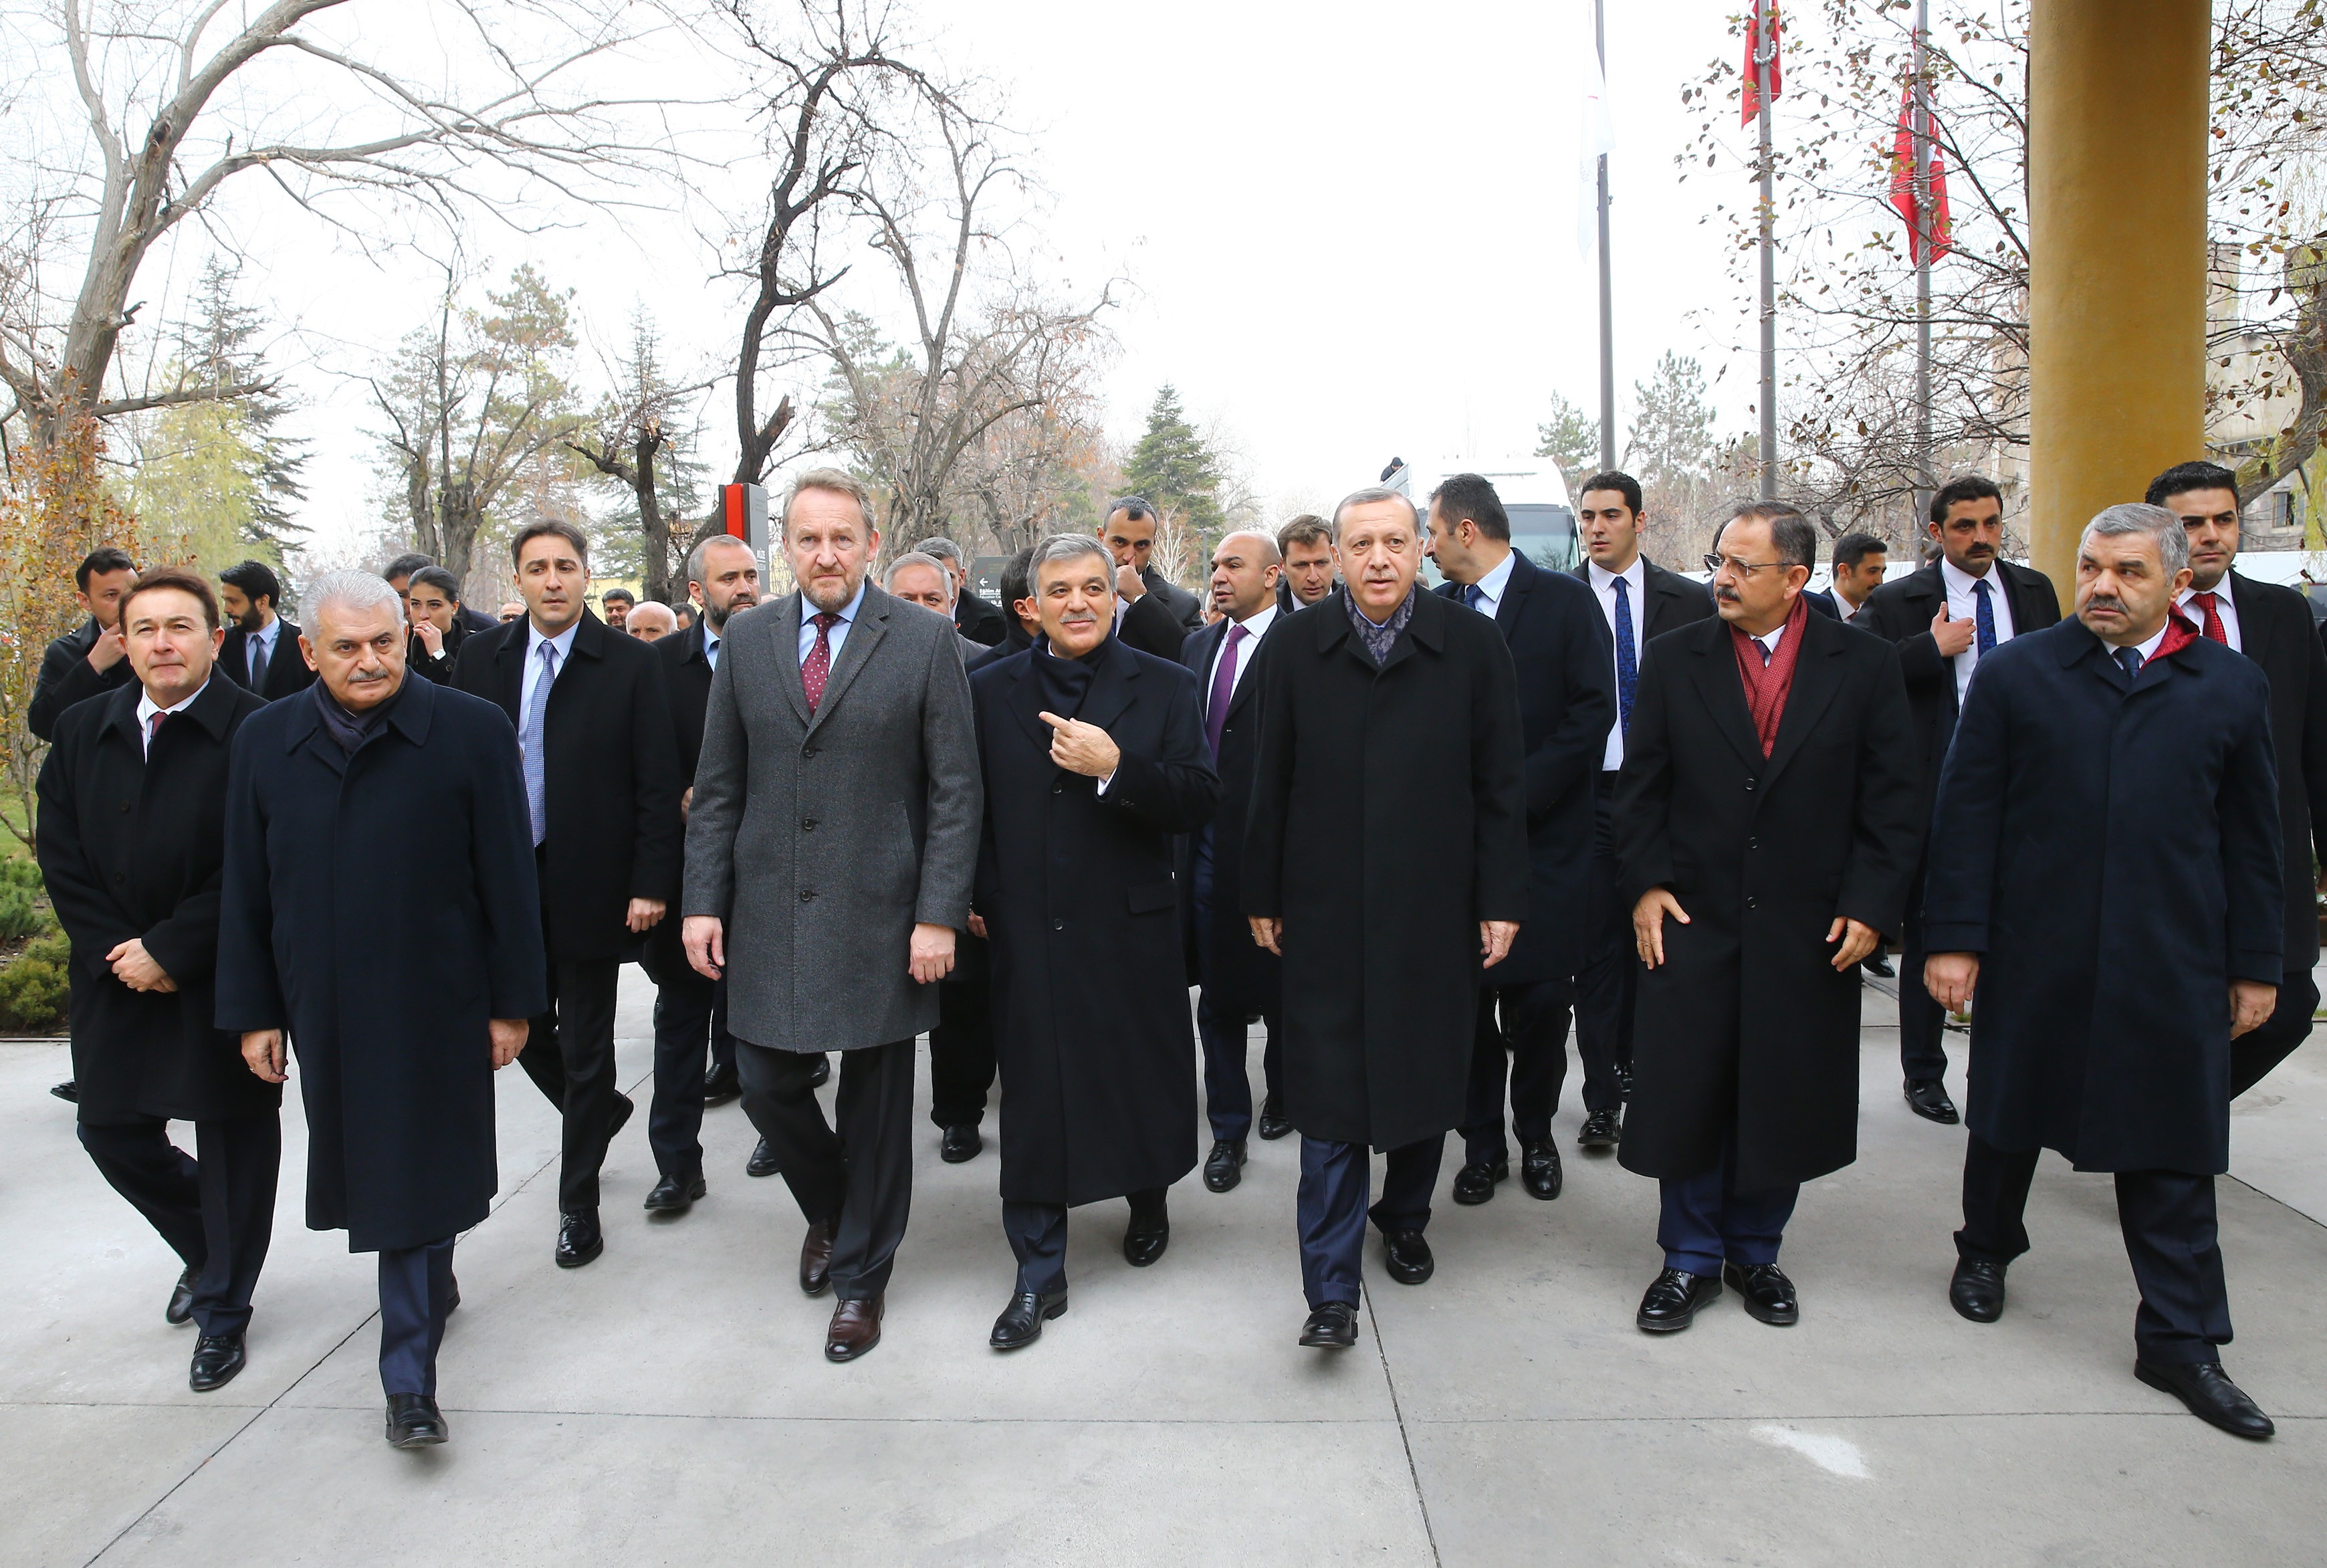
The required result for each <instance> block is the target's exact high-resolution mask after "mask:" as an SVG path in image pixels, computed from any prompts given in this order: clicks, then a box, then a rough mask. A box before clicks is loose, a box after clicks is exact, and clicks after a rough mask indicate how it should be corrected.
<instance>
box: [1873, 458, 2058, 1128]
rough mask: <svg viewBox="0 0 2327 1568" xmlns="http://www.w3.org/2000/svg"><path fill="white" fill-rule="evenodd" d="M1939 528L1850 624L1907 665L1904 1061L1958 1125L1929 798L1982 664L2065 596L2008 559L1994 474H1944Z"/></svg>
mask: <svg viewBox="0 0 2327 1568" xmlns="http://www.w3.org/2000/svg"><path fill="white" fill-rule="evenodd" d="M1930 534H1931V537H1932V539H1933V540H1935V541H1936V542H1937V543H1938V545H1939V559H1938V560H1937V561H1934V562H1932V563H1931V564H1930V565H1928V566H1925V567H1924V568H1922V569H1921V570H1920V571H1919V572H1914V573H1911V574H1909V575H1908V576H1906V577H1904V578H1902V579H1901V580H1899V581H1897V582H1886V583H1884V584H1883V586H1882V587H1880V588H1877V589H1876V590H1875V591H1874V593H1871V594H1869V595H1867V598H1866V602H1865V603H1864V605H1863V606H1862V607H1861V608H1860V610H1859V611H1858V614H1857V615H1856V617H1855V618H1854V620H1853V621H1852V622H1851V624H1852V625H1854V626H1858V627H1862V628H1864V630H1868V631H1871V632H1873V633H1874V635H1875V636H1877V637H1880V638H1883V639H1887V640H1888V641H1891V642H1894V643H1896V644H1898V647H1899V673H1900V674H1901V675H1902V677H1905V679H1906V682H1907V700H1908V703H1909V704H1910V705H1911V706H1912V708H1913V709H1914V715H1915V729H1914V742H1913V743H1914V746H1915V749H1916V752H1917V757H1916V761H1917V762H1918V764H1919V766H1920V771H1921V774H1922V779H1923V791H1922V801H1923V804H1922V811H1921V817H1922V823H1923V826H1924V828H1925V834H1924V835H1922V836H1921V837H1920V840H1919V842H1920V848H1921V851H1922V854H1921V861H1922V863H1921V864H1920V866H1918V867H1917V869H1916V872H1915V883H1914V886H1913V887H1912V888H1911V889H1910V890H1909V891H1908V894H1907V929H1906V932H1905V934H1904V938H1903V941H1902V952H1901V954H1900V958H1899V1066H1900V1069H1901V1072H1902V1075H1903V1077H1904V1078H1905V1087H1904V1091H1903V1092H1904V1093H1905V1095H1906V1099H1907V1104H1908V1105H1909V1106H1911V1107H1912V1108H1913V1110H1914V1112H1915V1114H1916V1115H1919V1116H1921V1117H1923V1118H1925V1119H1926V1120H1929V1121H1933V1122H1939V1123H1941V1124H1949V1125H1951V1124H1953V1123H1954V1122H1955V1121H1956V1120H1957V1119H1958V1113H1957V1111H1956V1106H1955V1102H1954V1101H1953V1100H1951V1099H1949V1097H1948V1087H1947V1081H1946V1080H1947V1071H1948V1052H1947V1047H1946V1045H1945V1043H1944V1041H1945V1035H1946V1026H1947V1014H1946V1013H1945V1011H1944V1010H1943V1009H1942V1008H1941V1007H1940V1006H1939V1003H1936V1002H1934V1001H1932V1000H1931V997H1930V993H1929V992H1927V991H1926V990H1924V989H1923V981H1922V975H1923V959H1924V957H1926V955H1927V954H1928V953H1929V951H1930V947H1929V944H1928V943H1926V942H1925V941H1924V939H1923V922H1922V917H1921V910H1922V907H1923V881H1924V878H1925V877H1926V876H1928V875H1929V874H1930V865H1931V863H1932V862H1933V861H1935V860H1938V859H1942V858H1944V857H1946V856H1947V855H1948V854H1951V853H1952V850H1951V848H1950V846H1949V845H1948V844H1947V843H1946V842H1945V841H1944V840H1941V839H1938V838H1932V837H1930V836H1928V828H1929V824H1930V808H1931V799H1932V797H1933V796H1934V795H1935V794H1936V793H1937V791H1938V789H1939V764H1940V763H1941V762H1942V761H1945V760H1946V758H1947V754H1948V742H1949V741H1950V740H1951V739H1952V738H1953V737H1954V735H1955V730H1956V715H1957V714H1958V713H1959V712H1961V711H1962V707H1963V700H1964V694H1965V693H1966V692H1967V691H1968V690H1970V689H1971V678H1972V672H1973V671H1974V670H1976V669H1977V668H1978V667H1979V661H1980V660H1981V659H1983V658H1986V657H1987V656H1988V655H1989V654H1991V653H1993V652H1995V650H1996V649H1998V648H2000V647H2002V646H2003V645H2004V644H2005V643H2007V642H2009V641H2011V640H2012V639H2014V637H2024V636H2026V635H2027V634H2028V633H2029V632H2032V631H2041V630H2043V629H2044V628H2046V627H2048V626H2051V625H2054V624H2056V623H2057V622H2058V621H2060V619H2061V599H2060V595H2059V594H2057V593H2053V592H2052V583H2051V579H2050V578H2048V577H2046V576H2045V575H2044V574H2042V573H2041V572H2033V571H2031V570H2029V569H2028V568H2027V567H2025V566H2015V565H2013V564H2012V563H2011V562H2009V561H2006V560H2005V559H2004V558H2003V550H2004V493H2003V492H2002V491H2001V490H1997V489H1996V488H1995V481H1992V480H1988V479H1986V478H1983V477H1982V476H1980V475H1978V474H1966V475H1965V476H1963V477H1962V478H1960V479H1953V480H1949V481H1948V482H1947V483H1946V484H1943V485H1941V486H1940V487H1939V490H1938V492H1937V493H1936V494H1934V495H1933V496H1932V497H1931V509H1930Z"/></svg>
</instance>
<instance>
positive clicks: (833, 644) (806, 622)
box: [713, 583, 864, 669]
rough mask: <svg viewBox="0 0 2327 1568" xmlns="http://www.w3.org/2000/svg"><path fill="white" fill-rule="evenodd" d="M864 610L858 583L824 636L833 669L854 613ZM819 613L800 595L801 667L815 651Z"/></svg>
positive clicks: (806, 598) (862, 586)
mask: <svg viewBox="0 0 2327 1568" xmlns="http://www.w3.org/2000/svg"><path fill="white" fill-rule="evenodd" d="M862 609H864V583H858V584H856V597H855V598H854V599H851V600H850V601H849V602H847V603H846V604H845V605H843V606H841V608H840V609H839V610H838V611H836V613H837V614H838V615H839V617H840V619H839V620H838V621H835V622H834V623H833V627H832V630H830V631H828V632H827V633H826V634H825V642H826V644H827V646H828V647H829V648H830V649H831V650H832V664H833V667H834V668H835V669H837V668H839V667H840V647H841V644H843V643H845V642H846V641H847V640H848V629H849V628H850V627H852V626H854V625H855V624H856V612H857V611H860V610H862ZM821 613H822V611H818V609H817V607H816V606H815V605H814V604H811V603H810V602H808V595H807V594H805V593H803V594H801V595H800V628H799V661H800V663H802V664H803V665H805V664H806V663H808V655H809V654H810V653H812V652H813V651H815V649H816V618H817V616H818V615H819V614H821ZM713 668H717V666H716V665H714V666H713Z"/></svg>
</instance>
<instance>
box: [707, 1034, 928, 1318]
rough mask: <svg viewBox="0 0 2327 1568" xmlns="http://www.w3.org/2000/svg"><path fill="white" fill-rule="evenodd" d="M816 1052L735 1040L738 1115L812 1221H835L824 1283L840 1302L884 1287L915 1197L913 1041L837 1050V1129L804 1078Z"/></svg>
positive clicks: (870, 1295)
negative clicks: (754, 1133) (763, 1143)
mask: <svg viewBox="0 0 2327 1568" xmlns="http://www.w3.org/2000/svg"><path fill="white" fill-rule="evenodd" d="M822 1059H823V1058H822V1056H821V1054H820V1053H818V1052H816V1051H799V1050H771V1049H770V1048H768V1047H766V1046H763V1045H753V1044H752V1042H751V1041H748V1040H739V1041H736V1042H735V1069H736V1071H737V1072H738V1073H739V1074H741V1075H742V1077H743V1114H744V1115H747V1116H749V1117H751V1118H752V1125H753V1126H754V1127H756V1128H758V1129H759V1132H760V1135H761V1136H762V1137H763V1138H765V1139H766V1140H767V1141H768V1147H769V1149H770V1150H771V1152H772V1153H774V1154H775V1157H776V1166H777V1169H778V1170H780V1171H782V1172H783V1176H784V1184H785V1185H786V1186H788V1187H790V1189H791V1191H792V1197H793V1198H795V1199H798V1200H799V1206H800V1213H801V1214H802V1215H803V1216H805V1217H806V1218H808V1222H809V1223H810V1224H814V1223H815V1222H816V1221H818V1220H826V1221H830V1222H833V1243H832V1289H833V1293H834V1294H836V1296H838V1297H839V1298H840V1299H841V1300H842V1301H844V1302H861V1301H870V1300H872V1299H873V1298H874V1297H875V1296H878V1295H879V1294H880V1293H882V1292H883V1291H885V1290H887V1289H888V1288H889V1271H890V1267H891V1265H892V1264H893V1263H894V1261H895V1259H896V1255H897V1244H898V1243H899V1242H901V1241H902V1240H903V1239H904V1238H905V1217H906V1214H907V1212H908V1211H909V1210H910V1209H911V1207H912V1200H913V1134H912V1125H913V1042H912V1041H910V1040H899V1041H891V1042H890V1043H889V1044H887V1045H868V1046H859V1047H857V1048H856V1049H855V1050H844V1051H842V1052H841V1053H840V1074H839V1077H840V1087H839V1089H838V1091H837V1092H836V1094H835V1095H834V1097H833V1108H834V1111H835V1117H834V1120H835V1121H836V1122H837V1123H838V1126H837V1128H835V1127H834V1126H832V1125H827V1123H826V1121H825V1119H824V1107H823V1106H821V1105H819V1104H818V1101H817V1097H816V1090H815V1089H814V1088H813V1087H810V1085H809V1083H808V1079H809V1078H811V1077H813V1076H814V1074H815V1072H816V1064H817V1063H818V1061H820V1060H822Z"/></svg>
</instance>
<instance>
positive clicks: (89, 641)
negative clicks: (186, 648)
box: [24, 620, 136, 741]
mask: <svg viewBox="0 0 2327 1568" xmlns="http://www.w3.org/2000/svg"><path fill="white" fill-rule="evenodd" d="M96 646H97V622H96V621H94V620H89V621H82V622H81V623H80V625H79V626H78V627H76V628H75V629H74V630H70V631H68V632H66V633H65V634H64V635H63V636H62V637H60V638H58V639H56V640H55V641H53V642H51V643H50V644H49V647H48V651H47V652H45V653H43V654H42V655H41V675H40V678H39V679H38V680H37V681H35V682H34V683H33V700H32V702H31V704H30V705H28V706H27V707H26V708H25V710H24V727H25V728H26V729H28V730H30V731H32V732H33V734H35V735H38V736H39V737H40V738H41V739H42V740H43V741H46V740H50V739H52V738H54V736H55V734H56V733H57V720H58V719H60V718H61V717H62V716H63V715H64V711H65V710H66V709H67V708H69V707H70V706H72V705H74V704H75V703H78V702H86V701H87V700H88V699H89V698H90V697H93V696H98V695H102V694H104V693H106V692H109V691H116V690H118V689H119V688H120V687H122V686H128V685H130V684H131V683H132V682H133V681H134V680H135V679H136V671H135V670H133V669H131V668H130V667H129V661H128V660H127V659H126V658H117V659H116V660H114V661H113V663H112V664H111V665H109V666H107V668H106V671H105V673H104V674H103V675H99V674H98V673H97V671H95V670H93V669H91V668H89V649H92V648H95V647H96ZM133 700H134V699H133Z"/></svg>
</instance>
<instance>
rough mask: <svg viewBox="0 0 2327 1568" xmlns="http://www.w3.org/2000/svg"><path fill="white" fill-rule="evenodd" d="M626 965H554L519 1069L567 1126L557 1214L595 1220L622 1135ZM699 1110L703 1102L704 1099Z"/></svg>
mask: <svg viewBox="0 0 2327 1568" xmlns="http://www.w3.org/2000/svg"><path fill="white" fill-rule="evenodd" d="M621 974H622V966H621V960H619V959H615V958H592V959H587V960H584V961H582V962H578V963H570V964H560V963H556V962H553V963H551V965H550V966H549V1008H548V1010H547V1012H545V1013H542V1014H541V1015H540V1016H538V1017H537V1018H535V1019H533V1020H532V1029H531V1031H530V1032H528V1034H527V1036H526V1041H525V1049H524V1050H521V1051H519V1052H518V1058H517V1060H518V1065H519V1067H521V1068H523V1069H525V1074H526V1077H528V1078H531V1079H532V1080H533V1082H534V1087H536V1088H538V1089H539V1090H540V1091H541V1092H542V1094H543V1096H544V1097H547V1099H548V1101H549V1103H550V1104H551V1105H553V1106H556V1107H557V1109H558V1114H559V1115H561V1116H562V1117H563V1118H564V1121H565V1135H564V1139H563V1141H562V1143H561V1144H560V1154H559V1161H558V1166H557V1209H558V1212H559V1213H561V1214H588V1213H592V1212H593V1211H594V1210H595V1209H597V1207H598V1167H599V1166H601V1165H603V1164H604V1163H605V1162H606V1144H607V1142H608V1141H609V1139H610V1138H611V1137H612V1133H613V1129H614V1102H615V1100H616V1099H617V1098H618V1097H620V1091H619V1090H618V1089H617V1088H616V1087H615V1084H614V1000H615V995H616V993H617V991H618V989H619V987H620V985H621ZM701 1104H702V1097H701V1096H700V1095H698V1096H697V1097H696V1105H697V1106H700V1105H701Z"/></svg>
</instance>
